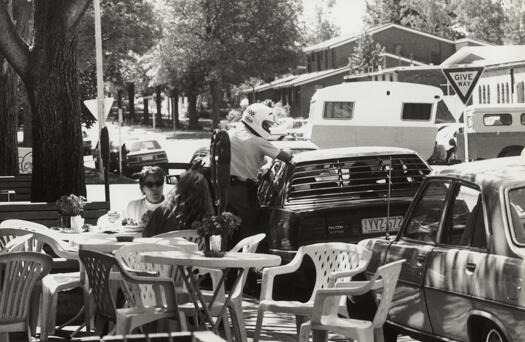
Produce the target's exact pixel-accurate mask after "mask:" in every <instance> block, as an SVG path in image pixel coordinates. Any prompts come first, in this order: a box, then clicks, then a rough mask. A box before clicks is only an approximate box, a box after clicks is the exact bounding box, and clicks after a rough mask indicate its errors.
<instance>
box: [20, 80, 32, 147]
mask: <svg viewBox="0 0 525 342" xmlns="http://www.w3.org/2000/svg"><path fill="white" fill-rule="evenodd" d="M18 83H19V85H18V90H19V94H18V95H19V100H20V104H19V106H20V108H21V109H22V113H23V114H22V115H23V123H24V142H23V143H22V146H25V147H32V146H33V111H32V108H31V101H30V99H29V95H28V94H27V90H26V86H25V84H24V82H22V81H21V80H19V82H18Z"/></svg>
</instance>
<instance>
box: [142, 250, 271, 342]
mask: <svg viewBox="0 0 525 342" xmlns="http://www.w3.org/2000/svg"><path fill="white" fill-rule="evenodd" d="M142 260H143V261H144V262H151V263H158V264H168V265H172V266H175V267H177V269H178V271H179V272H181V275H182V278H183V280H184V282H185V284H186V287H187V288H188V289H189V293H190V296H191V298H192V302H193V304H194V306H195V309H196V311H197V313H198V314H199V316H201V317H200V318H201V320H202V321H201V322H202V323H201V326H200V327H202V326H203V325H204V322H208V324H210V326H211V329H212V330H213V332H214V333H216V334H217V333H218V332H217V328H218V326H219V324H220V322H221V319H222V317H223V315H224V313H225V311H226V309H227V308H228V304H229V303H230V301H231V295H232V294H233V291H230V293H229V294H228V295H227V296H226V298H225V301H224V303H223V304H222V307H221V309H220V313H219V315H218V316H217V317H218V318H217V320H216V321H214V320H213V317H212V315H211V314H210V308H211V307H212V305H213V303H214V301H215V299H216V298H217V295H218V293H219V290H220V287H221V286H222V284H223V283H224V280H225V277H226V275H227V273H228V271H229V270H230V269H238V270H239V272H237V276H236V277H235V279H234V283H233V286H232V289H233V288H235V287H236V286H237V284H238V282H239V281H240V279H241V277H242V274H243V272H247V271H248V270H249V269H250V268H261V267H270V266H278V265H280V264H281V257H279V256H277V255H274V254H263V253H237V252H226V253H225V254H224V256H222V257H209V256H205V255H204V253H203V252H193V253H187V252H182V251H181V252H179V251H162V252H161V251H157V252H155V251H151V252H145V253H143V254H142ZM195 267H196V268H211V269H221V270H223V274H222V277H221V279H220V280H219V283H218V286H217V287H216V288H215V291H214V293H213V296H212V298H211V299H210V301H209V302H208V303H206V301H205V299H204V296H203V294H202V292H201V289H200V288H199V284H198V281H197V279H196V278H195V274H194V272H193V268H195ZM199 302H200V303H201V305H199ZM201 308H202V309H203V313H202V315H201V310H200V309H201ZM224 324H227V322H224ZM200 327H199V328H200ZM234 328H236V329H238V328H239V327H234Z"/></svg>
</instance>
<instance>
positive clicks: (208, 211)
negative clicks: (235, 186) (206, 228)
mask: <svg viewBox="0 0 525 342" xmlns="http://www.w3.org/2000/svg"><path fill="white" fill-rule="evenodd" d="M211 215H214V210H213V202H212V198H211V194H210V189H209V187H208V181H207V180H206V178H205V177H204V176H203V174H202V173H200V172H199V171H195V170H189V171H186V172H185V173H184V174H182V176H181V177H180V180H179V182H178V183H177V187H176V188H173V190H172V191H171V192H170V194H169V195H168V201H167V202H166V203H165V204H164V205H162V206H161V207H159V208H157V209H156V210H155V211H154V212H153V214H152V215H151V217H150V219H149V222H148V224H147V225H146V228H145V229H144V232H143V233H142V235H143V236H144V237H150V236H154V235H158V234H162V233H166V232H169V231H172V230H181V229H191V224H192V223H193V221H200V220H202V218H203V217H206V216H211Z"/></svg>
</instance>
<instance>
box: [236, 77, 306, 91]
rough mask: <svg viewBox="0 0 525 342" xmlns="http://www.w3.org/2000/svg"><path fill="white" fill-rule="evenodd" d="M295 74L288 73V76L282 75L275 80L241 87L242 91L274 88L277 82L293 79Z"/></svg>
mask: <svg viewBox="0 0 525 342" xmlns="http://www.w3.org/2000/svg"><path fill="white" fill-rule="evenodd" d="M296 77H297V75H289V76H285V77H282V78H279V79H277V80H273V81H272V82H270V83H261V84H259V85H256V86H255V87H253V88H248V87H246V88H243V89H242V92H243V93H251V92H252V91H264V90H267V89H271V88H274V87H275V86H276V85H278V84H281V83H284V82H288V81H291V80H293V79H294V78H296Z"/></svg>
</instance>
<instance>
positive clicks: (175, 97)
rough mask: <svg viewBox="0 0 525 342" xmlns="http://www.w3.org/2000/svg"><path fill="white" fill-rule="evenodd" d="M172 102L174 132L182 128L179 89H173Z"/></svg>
mask: <svg viewBox="0 0 525 342" xmlns="http://www.w3.org/2000/svg"><path fill="white" fill-rule="evenodd" d="M171 101H172V106H171V110H172V116H171V117H172V120H173V130H176V129H179V128H180V122H179V91H178V89H173V90H172V92H171Z"/></svg>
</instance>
